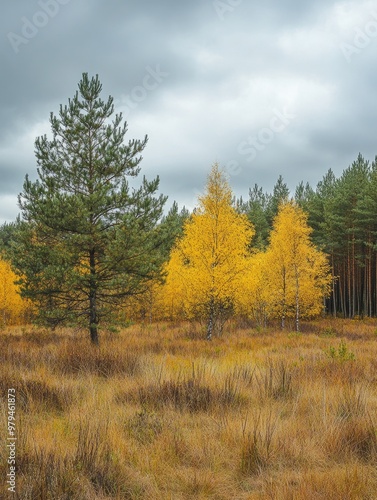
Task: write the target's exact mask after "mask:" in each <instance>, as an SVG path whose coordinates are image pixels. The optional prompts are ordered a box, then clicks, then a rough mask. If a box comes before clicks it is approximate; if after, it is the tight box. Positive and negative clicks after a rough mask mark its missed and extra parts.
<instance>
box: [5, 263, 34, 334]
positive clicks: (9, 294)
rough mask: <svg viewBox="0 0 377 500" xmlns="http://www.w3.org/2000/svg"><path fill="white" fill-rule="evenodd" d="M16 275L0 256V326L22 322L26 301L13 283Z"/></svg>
mask: <svg viewBox="0 0 377 500" xmlns="http://www.w3.org/2000/svg"><path fill="white" fill-rule="evenodd" d="M16 279H17V276H16V275H15V274H14V272H13V271H12V269H11V266H10V264H9V262H7V261H6V260H5V259H3V258H0V324H1V325H2V326H7V325H14V324H19V323H22V322H23V320H24V319H25V314H26V313H27V310H28V303H27V301H25V300H23V299H22V298H21V296H20V294H19V287H18V286H17V285H15V281H16Z"/></svg>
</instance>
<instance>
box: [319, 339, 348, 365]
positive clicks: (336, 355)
mask: <svg viewBox="0 0 377 500" xmlns="http://www.w3.org/2000/svg"><path fill="white" fill-rule="evenodd" d="M326 353H327V355H328V356H329V357H330V358H332V359H338V360H339V361H353V360H354V359H355V355H354V353H353V352H351V351H349V350H348V347H347V344H346V343H345V342H344V341H343V340H342V341H341V342H340V344H339V346H338V348H335V347H332V346H331V347H330V348H329V349H328V351H327V352H326Z"/></svg>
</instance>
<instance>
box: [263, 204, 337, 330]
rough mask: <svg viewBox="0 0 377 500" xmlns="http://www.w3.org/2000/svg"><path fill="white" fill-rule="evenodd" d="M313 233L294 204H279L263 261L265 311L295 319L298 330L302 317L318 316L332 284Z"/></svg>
mask: <svg viewBox="0 0 377 500" xmlns="http://www.w3.org/2000/svg"><path fill="white" fill-rule="evenodd" d="M311 232H312V230H311V228H310V227H309V226H308V223H307V215H306V213H305V212H304V211H303V210H302V209H301V208H299V207H298V206H297V205H296V204H295V203H294V202H286V203H283V204H281V205H280V207H279V211H278V214H277V216H276V217H275V219H274V224H273V229H272V232H271V235H270V245H269V247H268V249H267V251H266V254H265V258H264V262H263V265H264V273H263V274H264V277H265V286H266V287H267V289H268V308H269V309H270V311H271V315H272V316H274V317H278V318H280V321H281V327H282V328H284V327H285V321H286V318H289V317H291V318H294V319H295V328H296V330H297V331H298V330H299V322H300V318H301V317H311V316H316V315H318V314H319V313H320V312H321V310H322V309H323V299H324V297H325V296H327V295H328V293H329V291H330V285H331V281H332V277H331V273H330V266H329V264H328V262H327V256H326V255H325V254H324V253H323V252H321V251H319V250H317V248H316V247H315V246H314V244H313V243H312V242H311V240H310V234H311Z"/></svg>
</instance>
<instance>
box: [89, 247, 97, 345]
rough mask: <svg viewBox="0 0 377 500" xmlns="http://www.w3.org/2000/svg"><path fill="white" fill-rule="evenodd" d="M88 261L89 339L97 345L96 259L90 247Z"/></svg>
mask: <svg viewBox="0 0 377 500" xmlns="http://www.w3.org/2000/svg"><path fill="white" fill-rule="evenodd" d="M89 261H90V290H89V331H90V340H91V341H92V343H93V344H95V345H98V315H97V287H96V261H95V250H94V249H91V250H90V254H89Z"/></svg>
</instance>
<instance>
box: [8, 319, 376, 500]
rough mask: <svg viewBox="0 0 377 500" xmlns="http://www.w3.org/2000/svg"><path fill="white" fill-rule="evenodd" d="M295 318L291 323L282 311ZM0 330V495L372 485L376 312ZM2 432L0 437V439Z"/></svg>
mask: <svg viewBox="0 0 377 500" xmlns="http://www.w3.org/2000/svg"><path fill="white" fill-rule="evenodd" d="M292 327H293V325H292ZM203 337H204V335H203V331H201V330H200V328H199V327H198V326H195V325H192V324H189V323H177V324H169V323H157V324H148V325H132V326H130V327H129V328H127V329H124V330H122V331H120V332H118V333H106V334H102V337H101V343H100V346H99V347H95V346H92V345H90V341H89V339H88V338H87V334H84V333H80V332H77V331H74V330H69V329H64V330H56V331H54V332H51V331H48V330H38V329H36V328H34V327H27V326H25V327H13V328H9V329H3V330H2V331H1V332H0V364H1V372H0V386H1V413H2V419H1V421H2V422H3V425H4V428H3V429H2V431H1V432H2V435H3V438H4V437H5V436H6V418H7V392H8V389H9V388H14V389H15V393H16V434H17V447H16V464H17V474H16V488H17V493H16V494H12V493H10V492H8V491H7V484H6V474H7V472H8V468H9V466H8V464H7V458H8V450H7V448H6V446H5V445H3V446H2V447H1V450H0V473H1V482H0V498H4V499H6V498H17V499H19V500H39V499H40V500H45V499H51V500H63V499H64V500H104V499H130V500H131V499H132V500H133V499H135V500H136V499H151V500H159V499H161V500H164V499H166V500H167V499H171V500H180V499H182V500H183V499H218V500H228V499H236V500H246V499H248V500H254V499H277V500H280V499H281V500H283V499H284V500H285V499H292V500H293V499H297V500H301V499H302V500H304V499H305V500H311V499H313V500H314V499H326V500H339V499H344V500H352V499H355V500H360V499H375V498H377V494H376V492H377V468H376V465H377V411H376V410H377V321H376V320H372V319H365V320H340V319H337V320H335V319H320V320H317V321H313V322H310V323H303V324H302V332H301V333H293V332H291V331H290V330H289V329H287V330H286V331H284V332H282V331H279V330H278V329H274V328H268V329H254V328H251V327H248V326H247V325H240V324H237V323H231V324H229V325H228V326H227V328H226V329H225V331H224V334H223V335H222V336H221V337H215V338H213V340H212V341H206V340H205V339H204V338H203ZM4 442H5V439H3V443H4Z"/></svg>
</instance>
